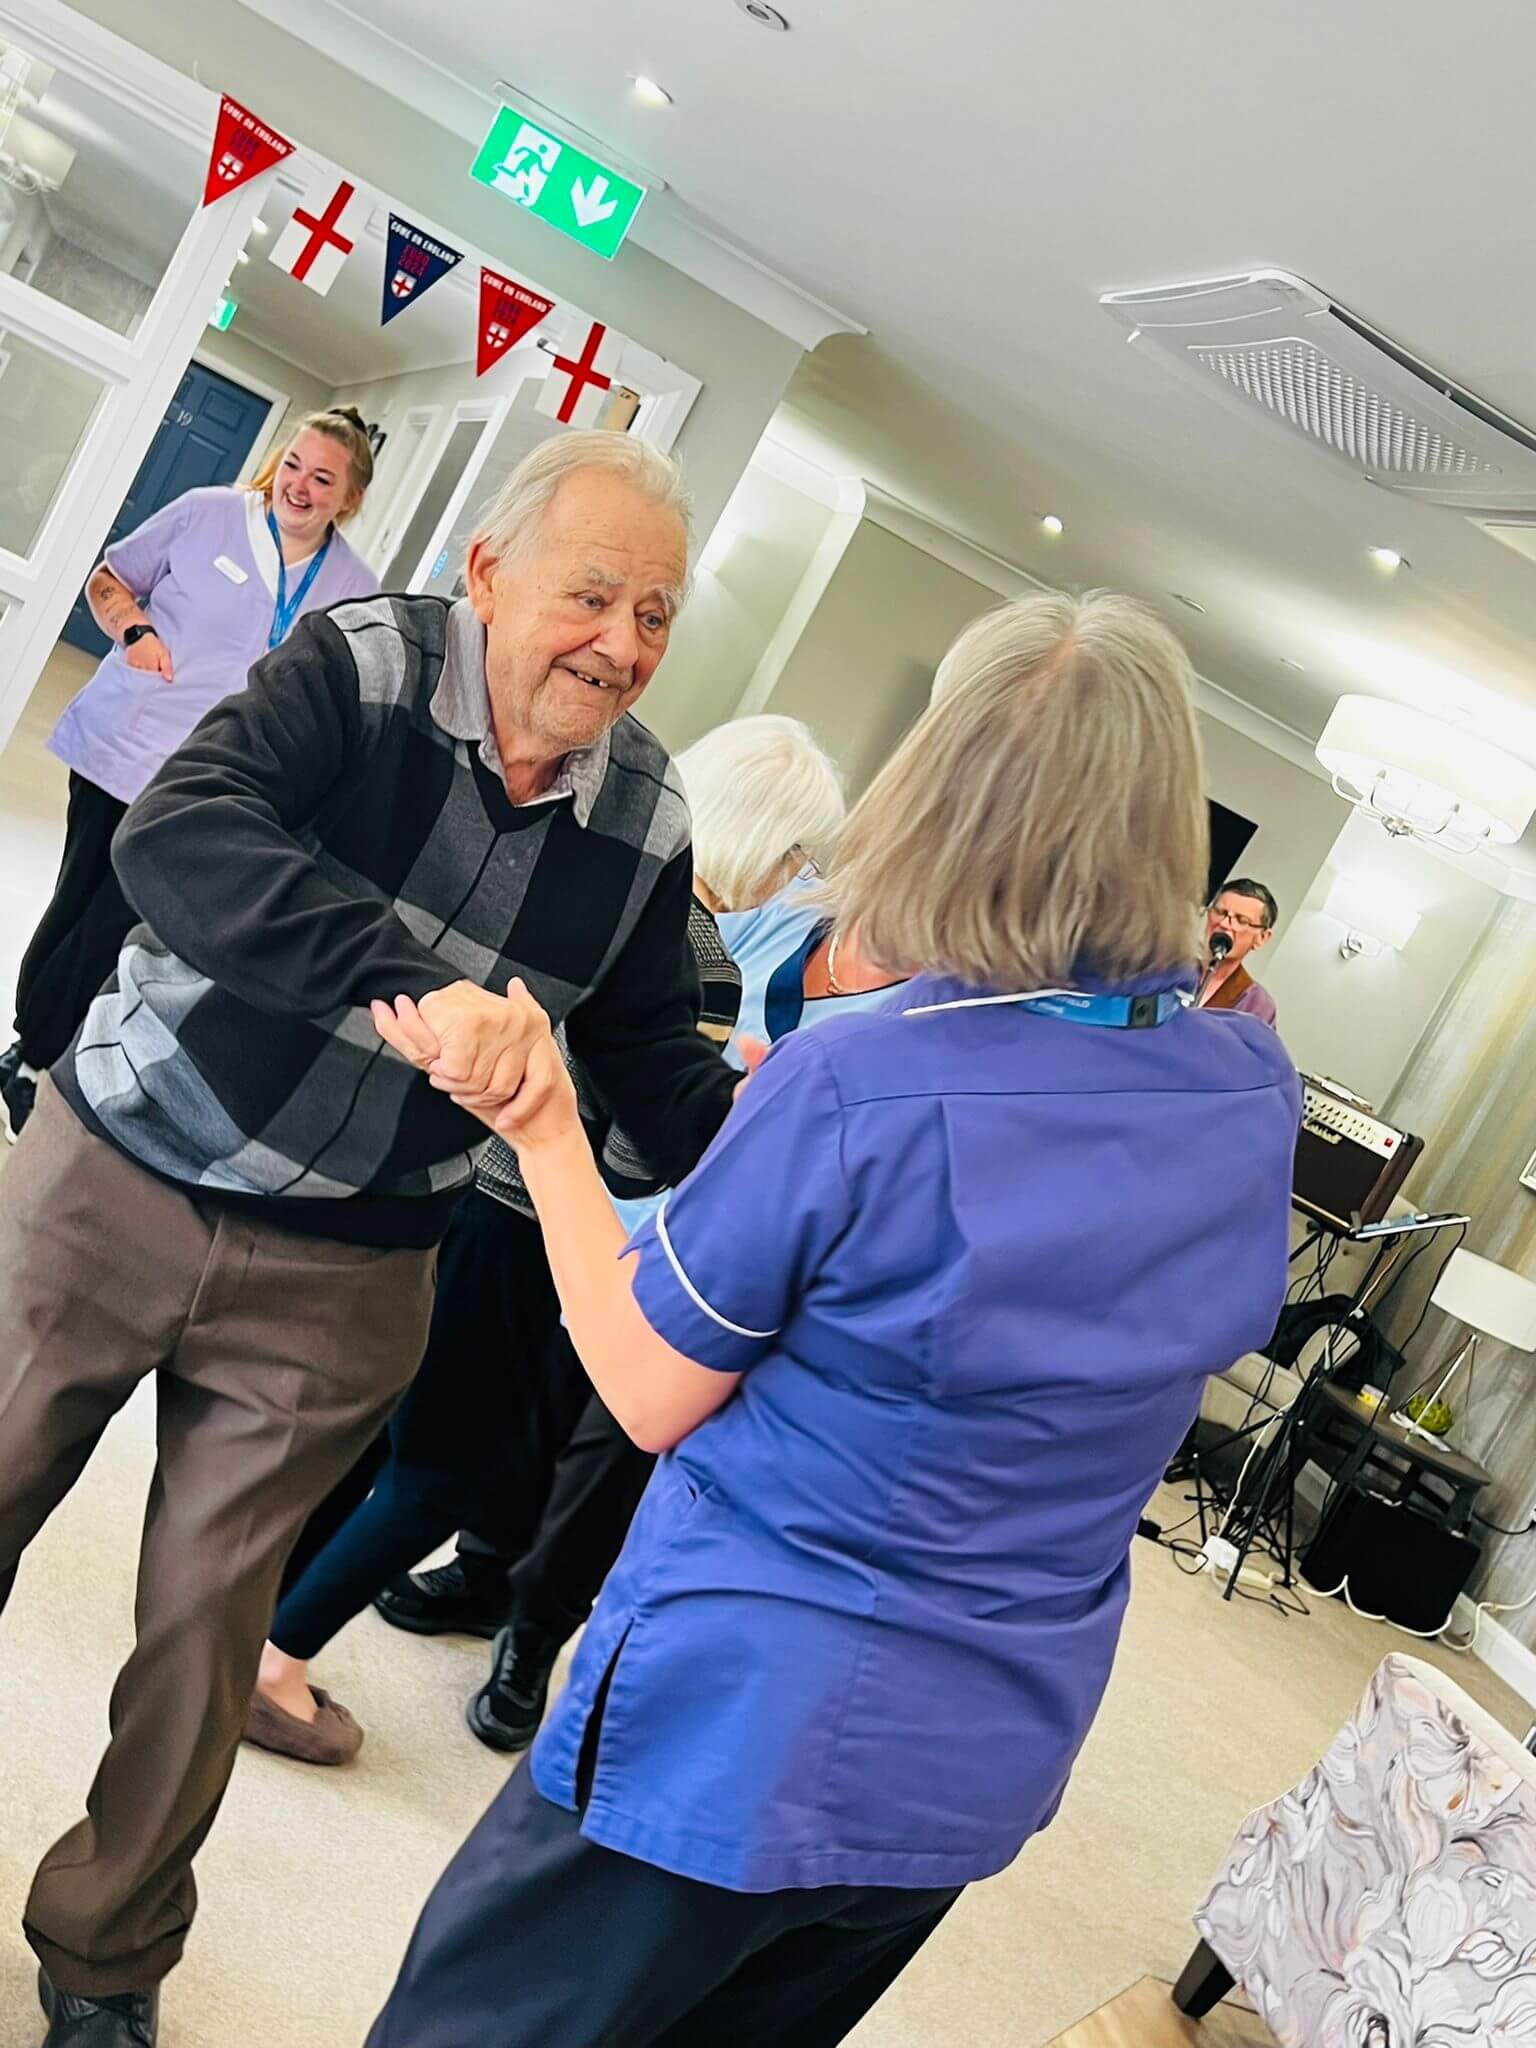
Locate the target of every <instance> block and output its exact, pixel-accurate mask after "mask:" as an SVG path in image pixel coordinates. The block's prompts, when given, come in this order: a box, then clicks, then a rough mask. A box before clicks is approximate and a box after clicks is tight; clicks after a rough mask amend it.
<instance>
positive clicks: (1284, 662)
mask: <svg viewBox="0 0 1536 2048" xmlns="http://www.w3.org/2000/svg"><path fill="white" fill-rule="evenodd" d="M1280 666H1281V667H1282V668H1293V669H1295V671H1296V673H1297V675H1299V676H1304V675H1305V674H1306V670H1305V669H1304V668H1303V667H1302V665H1301V663H1300V662H1299V661H1292V660H1291V658H1290V656H1289V655H1288V654H1282V655H1281V657H1280Z"/></svg>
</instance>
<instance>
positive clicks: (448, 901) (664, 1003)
mask: <svg viewBox="0 0 1536 2048" xmlns="http://www.w3.org/2000/svg"><path fill="white" fill-rule="evenodd" d="M687 550H688V538H687V523H686V507H685V501H684V498H683V494H682V489H681V482H680V479H679V477H678V474H677V472H676V470H675V469H674V467H673V466H672V464H671V463H670V462H668V461H667V460H666V459H665V458H664V457H662V456H659V455H658V454H656V453H655V452H654V451H653V450H651V449H648V448H646V447H645V446H644V445H642V444H640V443H635V442H630V441H628V440H626V439H624V438H622V437H620V436H617V435H610V434H591V435H569V436H564V437H561V438H560V439H558V440H556V441H552V442H549V443H546V444H545V445H543V446H542V447H540V448H539V449H537V450H535V451H534V453H533V454H532V455H530V456H529V457H528V458H527V460H526V461H525V462H524V463H523V464H522V465H521V466H520V468H519V469H518V470H517V471H516V472H515V473H514V474H513V475H512V477H511V478H509V480H508V482H507V484H506V486H505V488H504V490H503V492H502V494H501V495H500V497H499V498H498V500H497V501H496V503H495V504H494V506H493V507H492V508H491V510H490V512H489V514H488V517H487V519H486V522H485V525H484V528H483V530H482V531H481V533H480V535H479V537H478V538H477V539H476V540H475V541H474V542H473V544H472V546H471V548H470V551H469V561H468V591H469V595H468V597H467V599H465V600H463V601H461V602H460V603H458V604H456V605H453V606H449V605H447V604H444V603H442V602H441V601H439V600H437V599H432V598H412V597H382V598H377V599H372V600H368V601H365V602H360V603H352V604H344V605H341V606H338V607H337V608H336V609H334V610H333V611H331V612H328V613H325V614H321V615H317V616H315V617H312V618H309V619H306V620H304V621H303V622H302V623H301V625H300V627H299V628H298V630H297V631H296V633H295V634H294V635H293V637H292V639H291V640H289V641H288V642H287V643H285V644H284V645H283V646H281V647H280V648H278V649H277V650H276V651H275V652H273V653H272V654H270V655H268V656H267V657H266V658H265V659H264V660H263V661H261V662H259V663H258V664H257V666H256V668H255V670H254V671H253V672H252V678H251V686H250V688H249V690H247V691H246V692H244V693H242V694H241V695H239V696H237V697H232V698H230V699H229V700H227V701H226V702H225V703H224V704H222V705H220V706H219V707H218V708H217V709H216V710H215V711H213V712H212V713H210V714H209V716H208V717H207V718H206V719H205V720H204V722H203V724H202V725H201V726H200V727H199V728H198V730H197V731H196V732H195V733H194V734H193V736H192V738H191V740H190V741H189V742H188V743H187V744H186V746H185V747H183V748H182V750H181V751H180V752H179V753H178V754H176V755H173V756H172V758H171V760H170V761H169V762H168V763H167V765H166V767H165V768H164V769H163V770H162V772H161V773H160V775H159V776H158V777H157V779H156V780H155V782H154V783H152V784H151V786H150V788H149V789H148V790H147V791H146V793H145V794H144V796H143V797H142V798H141V799H140V800H139V802H138V803H137V804H136V805H135V806H134V807H133V809H132V810H131V811H130V812H129V815H128V817H127V819H126V821H125V822H124V824H123V826H122V828H121V830H120V832H119V835H118V838H117V842H116V848H115V857H116V862H117V868H118V873H119V875H120V877H121V880H122V883H123V886H124V889H125V891H126V893H127V895H128V898H129V900H130V902H131V903H132V904H133V906H134V908H135V909H136V910H137V911H138V912H139V914H140V916H141V917H142V919H143V923H142V924H140V925H139V926H138V927H137V928H136V929H135V931H134V932H133V933H132V934H131V935H130V937H129V939H128V941H127V944H126V945H125V947H124V949H123V953H122V955H121V958H120V960H119V963H118V969H117V973H116V975H115V977H114V978H113V980H112V981H110V982H109V983H108V985H107V987H106V988H105V989H104V990H103V992H102V993H101V995H100V996H98V997H97V999H96V1001H95V1003H94V1005H93V1007H92V1009H91V1011H90V1014H89V1016H88V1017H87V1019H86V1022H85V1024H84V1026H83V1028H82V1030H81V1032H80V1034H79V1036H78V1038H77V1040H76V1042H75V1044H74V1045H73V1046H72V1048H71V1049H70V1051H69V1052H68V1054H67V1055H66V1056H65V1058H64V1059H63V1060H62V1061H61V1062H60V1064H59V1065H58V1066H57V1067H56V1068H55V1069H54V1071H53V1075H52V1080H51V1082H50V1083H49V1084H47V1085H45V1086H44V1087H43V1089H42V1090H41V1092H40V1094H39V1098H38V1105H37V1110H36V1113H35V1115H34V1116H33V1118H32V1120H31V1122H30V1124H29V1126H28V1128H27V1131H26V1133H25V1136H24V1138H23V1140H22V1142H21V1144H20V1145H19V1146H18V1148H17V1151H16V1153H15V1155H14V1159H13V1162H12V1164H11V1166H10V1168H9V1170H8V1172H7V1173H6V1176H5V1181H4V1187H3V1192H0V1445H3V1457H0V1573H3V1574H4V1580H3V1584H4V1586H5V1588H6V1589H7V1590H8V1587H9V1582H10V1579H11V1577H12V1576H13V1574H14V1570H15V1566H16V1562H17V1560H18V1559H19V1558H20V1556H21V1554H22V1552H23V1551H24V1550H25V1548H26V1546H27V1544H28V1543H29V1542H30V1541H31V1539H32V1537H33V1536H34V1535H35V1534H36V1533H37V1531H38V1529H39V1528H40V1527H41V1526H42V1524H43V1522H44V1521H45V1520H46V1519H47V1517H48V1515H49V1513H50V1512H51V1511H52V1509H53V1508H54V1507H55V1506H56V1505H57V1504H58V1502H59V1501H60V1500H61V1499H62V1498H63V1497H64V1495H65V1494H66V1493H67V1492H68V1491H69V1489H70V1487H71V1486H72V1485H73V1483H74V1481H75V1479H76V1478H77V1477H78V1476H79V1474H80V1471H81V1470H82V1468H83V1467H84V1465H85V1462H86V1460H87V1458H88V1457H89V1456H90V1454H91V1450H92V1448H93V1447H94V1445H95V1443H96V1440H97V1438H98V1437H99V1435H100V1433H101V1431H102V1429H103V1428H104V1426H105V1424H106V1423H107V1421H108V1420H109V1418H110V1417H111V1416H112V1415H113V1414H114V1413H115V1411H116V1410H117V1409H118V1408H120V1407H121V1406H122V1404H123V1402H124V1401H125V1400H126V1399H127V1397H128V1395H129V1394H130V1392H131V1391H132V1389H133V1388H134V1386H135V1385H136V1384H137V1383H138V1382H139V1381H140V1380H141V1379H143V1378H144V1377H145V1376H146V1375H147V1374H149V1373H151V1372H153V1373H155V1374H156V1375H157V1378H158V1395H159V1461H158V1466H157V1470H156V1474H155V1480H154V1484H153V1487H152V1489H151V1493H150V1501H149V1512H148V1517H147V1520H146V1523H145V1528H144V1537H143V1547H142V1552H141V1557H140V1568H139V1588H138V1604H137V1623H138V1640H137V1645H136V1648H135V1650H134V1652H133V1654H132V1656H131V1657H130V1658H129V1660H128V1662H127V1664H126V1665H125V1666H124V1668H123V1670H122V1672H121V1674H120V1676H119V1678H118V1682H117V1686H116V1689H115V1691H114V1694H113V1698H112V1714H111V1723H112V1737H111V1741H110V1743H109V1745H108V1748H107V1751H106V1754H105V1756H104V1757H103V1759H102V1762H101V1766H100V1769H99V1771H98V1773H97V1777H96V1781H95V1784H94V1785H93V1787H92V1789H91V1793H90V1797H89V1800H88V1802H87V1815H86V1818H85V1819H84V1820H82V1821H81V1822H80V1823H79V1825H78V1826H76V1827H74V1828H72V1829H71V1830H70V1832H69V1833H68V1834H67V1835H65V1837H64V1838H63V1840H62V1841H60V1842H59V1843H58V1844H56V1846H55V1847H54V1848H53V1849H52V1850H51V1851H50V1852H49V1854H48V1856H47V1857H46V1858H45V1860H44V1862H43V1865H42V1867H41V1869H40V1870H39V1872H38V1875H37V1879H36V1882H35V1884H34V1886H33V1890H32V1895H31V1898H30V1900H29V1902H28V1905H27V1910H26V1929H27V1935H28V1938H29V1940H30V1941H31V1943H32V1946H33V1948H34V1949H35V1950H36V1951H37V1953H38V1955H39V1957H40V1958H41V1960H42V1964H43V1975H42V1986H41V1988H42V1994H43V2003H44V2006H45V2009H46V2010H47V2011H48V2013H49V2016H50V2020H51V2025H50V2029H49V2032H48V2036H47V2042H46V2044H45V2048H152V2044H153V2043H154V2041H155V2038H156V2028H157V2017H158V2015H157V2005H158V1998H157V1986H158V1983H159V1981H160V1979H161V1978H163V1977H164V1976H165V1974H166V1973H167V1972H168V1971H169V1970H170V1969H171V1968H172V1967H173V1965H174V1964H175V1963H176V1961H177V1960H178V1958H179V1956H180V1954H181V1950H182V1946H183V1944H184V1942H185V1940H186V1936H187V1931H188V1928H189V1926H190V1924H191V1920H192V1916H193V1910H194V1905H195V1898H196V1893H195V1887H194V1884H193V1879H192V1869H191V1866H192V1859H193V1857H194V1855H195V1854H196V1851H197V1849H198V1847H199V1846H200V1844H201V1842H202V1840H203V1838H204V1836H205V1835H206V1834H207V1832H208V1829H209V1827H210V1826H211V1825H212V1822H213V1819H214V1816H215V1814H216V1813H217V1811H218V1807H219V1802H220V1800H221V1799H222V1797H223V1794H224V1790H225V1786H226V1784H227V1782H228V1779H229V1774H230V1770H231V1767H232V1765H233V1762H234V1757H235V1753H236V1748H237V1745H238V1743H239V1739H240V1732H241V1727H242V1724H243V1722H244V1718H245V1712H246V1706H247V1703H248V1701H249V1699H250V1695H251V1688H252V1684H253V1681H254V1679H255V1675H256V1666H257V1659H258V1655H259V1652H260V1647H261V1641H262V1636H263V1633H264V1631H265V1628H266V1625H267V1622H268V1620H269V1619H270V1616H271V1612H272V1606H273V1601H274V1597H275V1594H276V1590H277V1585H278V1579H279V1576H280V1574H281V1571H282V1567H283V1561H284V1558H285V1556H286V1554H287V1551H288V1548H289V1546H290V1545H291V1543H292V1542H293V1539H294V1537H295V1535H296V1534H297V1532H298V1530H299V1528H300V1527H301V1525H302V1523H303V1521H304V1519H305V1517H306V1515H307V1514H308V1513H309V1512H310V1510H311V1509H312V1508H313V1507H314V1505H315V1503H316V1502H317V1501H318V1500H319V1499H320V1498H321V1497H322V1495H323V1494H325V1492H326V1491H327V1489H328V1488H329V1487H330V1486H331V1485H332V1484H333V1483H334V1482H335V1481H336V1479H337V1478H338V1477H339V1476H340V1474H341V1473H342V1472H343V1471H344V1470H345V1469H346V1468H347V1467H348V1465H349V1464H350V1463H351V1461H352V1460H353V1459H354V1458H355V1457H356V1456H357V1455H358V1453H359V1451H360V1450H361V1449H362V1447H363V1446H364V1445H365V1444H366V1443H367V1442H368V1441H369V1440H370V1439H371V1437H372V1436H373V1434H374V1433H375V1432H376V1430H377V1429H378V1428H379V1426H380V1423H381V1421H382V1419H383V1417H384V1416H385V1415H386V1414H387V1412H388V1411H389V1409H390V1407H391V1406H392V1404H393V1403H394V1401H395V1400H396V1399H397V1397H398V1396H399V1394H400V1392H401V1389H402V1388H403V1386H404V1385H405V1383H406V1381H407V1380H408V1378H409V1376H410V1374H411V1373H412V1371H413V1370H414V1369H415V1366H416V1363H417V1360H418V1359H419V1358H420V1356H421V1351H422V1341H423V1337H424V1335H425V1331H426V1324H427V1316H428V1311H429V1307H430V1297H431V1287H432V1264H433V1247H434V1246H435V1245H436V1243H437V1241H438V1239H439V1238H440V1237H441V1235H442V1233H443V1230H444V1228H445V1227H446V1224H447V1221H448V1218H449V1215H450V1213H451V1211H452V1209H453V1206H454V1203H455V1201H456V1200H457V1198H458V1196H459V1194H460V1193H461V1192H462V1191H463V1190H464V1189H465V1188H466V1187H467V1186H468V1185H469V1182H470V1179H471V1175H472V1172H473V1159H474V1153H475V1150H476V1147H477V1144H478V1142H479V1140H480V1139H481V1138H483V1137H484V1136H485V1133H484V1130H483V1128H482V1127H481V1126H478V1125H477V1124H475V1123H474V1122H473V1121H472V1120H471V1118H470V1117H469V1116H467V1115H466V1114H465V1112H464V1111H463V1110H461V1109H459V1108H457V1107H455V1105H454V1104H453V1103H452V1102H450V1101H449V1100H448V1099H447V1098H446V1097H445V1096H444V1095H442V1094H441V1093H439V1092H437V1091H436V1090H434V1089H433V1088H432V1086H431V1085H430V1083H429V1081H428V1080H427V1079H426V1077H425V1076H423V1075H420V1074H418V1073H416V1072H415V1071H414V1070H413V1069H412V1068H411V1066H410V1065H409V1064H408V1063H407V1062H405V1061H404V1060H402V1059H400V1058H399V1057H398V1056H397V1055H395V1054H394V1053H392V1052H390V1051H389V1050H388V1049H387V1048H386V1047H385V1046H384V1045H382V1044H381V1042H380V1040H379V1038H378V1036H377V1034H376V1032H375V1031H374V1029H373V1026H372V1024H371V1022H370V1021H369V1012H368V1005H369V1003H370V1002H371V1001H372V1000H373V999H375V998H378V997H387V998H390V999H393V998H394V997H396V996H398V995H399V994H400V993H401V992H402V991H405V992H408V993H409V994H411V995H412V996H413V997H414V999H415V1000H416V1001H417V1002H418V1003H419V1004H420V1006H421V1010H422V1014H423V1015H424V1016H426V1017H429V1018H430V1019H431V1024H432V1029H433V1030H434V1031H435V1032H436V1033H438V1034H439V1036H440V1037H441V1039H442V1041H443V1043H444V1044H451V1045H453V1046H454V1047H455V1048H456V1051H457V1053H458V1056H459V1057H460V1058H461V1059H462V1060H463V1061H464V1062H465V1063H466V1064H467V1065H468V1066H470V1067H473V1068H474V1070H475V1071H476V1072H477V1073H478V1074H480V1075H481V1076H482V1077H483V1079H484V1082H485V1084H486V1086H487V1087H491V1086H493V1085H494V1084H495V1081H496V1077H497V1074H498V1071H499V1069H500V1067H501V1065H502V1064H503V1063H504V1062H506V1061H507V1060H509V1059H510V1060H512V1061H514V1062H516V1063H520V1060H521V1050H520V1049H518V1048H515V1047H512V1046H509V1044H508V1039H507V1024H506V1019H507V1016H508V1006H507V1004H506V1003H505V1002H504V1001H503V1000H501V996H502V992H503V991H504V990H505V989H506V987H507V984H508V982H509V980H510V979H511V978H512V977H514V976H517V977H520V978H521V979H522V980H523V981H525V982H526V983H527V985H528V987H529V988H530V989H531V990H533V991H534V992H535V993H536V995H537V997H538V1000H539V1001H540V1003H541V1004H543V1005H544V1006H545V1007H546V1008H547V1009H548V1010H549V1012H550V1014H551V1015H552V1016H554V1017H555V1018H556V1019H557V1020H563V1021H565V1022H566V1024H567V1027H568V1031H569V1035H570V1040H571V1044H572V1046H573V1048H574V1049H575V1050H576V1051H577V1052H578V1053H579V1055H580V1057H581V1059H582V1060H583V1062H584V1064H585V1066H586V1069H587V1071H588V1072H589V1073H590V1074H591V1076H592V1077H593V1079H594V1080H595V1082H596V1083H597V1086H598V1088H599V1090H600V1092H601V1094H602V1097H603V1099H604V1101H605V1103H606V1104H607V1105H608V1106H609V1108H610V1109H611V1111H612V1113H613V1114H614V1115H615V1116H616V1117H618V1118H620V1119H622V1121H623V1123H624V1125H625V1127H626V1129H627V1130H628V1131H629V1132H630V1133H632V1134H633V1136H634V1138H635V1139H636V1141H637V1142H638V1143H639V1144H640V1145H641V1146H642V1147H643V1148H644V1149H645V1152H646V1154H647V1157H648V1158H649V1160H650V1161H651V1163H652V1164H653V1165H654V1167H655V1168H656V1170H657V1172H658V1173H659V1174H661V1175H664V1176H665V1177H666V1178H667V1179H670V1180H675V1179H680V1178H681V1177H682V1175H683V1174H684V1173H686V1172H687V1171H688V1169H689V1168H690V1167H691V1166H692V1165H693V1163H694V1161H695V1160H696V1159H697V1158H698V1156H699V1154H700V1153H701V1152H702V1150H703V1149H704V1147H705V1145H706V1144H707V1143H708V1141H709V1139H710V1137H711V1136H712V1134H713V1133H714V1131H715V1129H716V1128H717V1126H718V1125H719V1123H720V1122H721V1120H722V1118H723V1116H724V1114H725V1111H726V1109H727V1108H728V1106H729V1103H730V1099H731V1090H732V1085H733V1082H734V1080H735V1078H736V1077H735V1076H734V1075H733V1074H732V1073H731V1071H730V1070H729V1069H728V1068H727V1067H725V1066H724V1064H723V1063H722V1062H721V1060H720V1059H719V1057H718V1056H717V1054H716V1053H715V1052H714V1051H712V1050H711V1049H710V1047H709V1046H707V1045H706V1044H705V1043H704V1041H703V1040H702V1039H701V1038H700V1036H699V1034H698V1032H697V1030H696V1028H695V1025H696V1019H697V1011H698V986H697V981H696V978H695V976H694V973H693V970H692V968H691V966H690V964H689V955H688V951H687V946H686V942H685V931H686V925H687V915H688V903H689V898H690V880H691V870H690V855H689V843H688V814H687V807H686V805H685V803H684V801H683V798H682V795H681V791H680V788H679V785H678V783H677V781H676V778H675V775H674V773H673V771H672V767H671V764H670V762H669V761H668V759H667V756H666V754H665V752H664V751H663V749H662V748H661V747H660V745H659V744H658V743H657V742H656V741H655V740H654V739H653V738H652V737H651V735H650V734H649V733H648V732H647V731H646V730H645V729H644V728H643V727H642V726H640V725H638V724H637V723H636V722H635V721H634V720H633V719H631V718H630V717H629V716H628V715H627V714H628V713H629V712H630V711H631V710H632V708H633V706H634V705H635V703H636V701H637V699H638V698H639V696H640V693H641V692H642V691H643V690H644V688H645V686H646V684H647V683H648V682H649V680H650V678H651V676H652V674H653V673H654V671H655V669H656V666H657V664H658V662H659V661H660V660H661V658H662V655H663V653H664V652H665V650H666V645H667V637H668V633H669V630H670V628H671V624H672V620H673V617H674V615H675V613H676V611H677V608H678V605H679V604H680V602H681V600H682V595H683V591H684V588H685V585H686V580H687ZM487 991H493V992H494V995H492V994H488V993H487Z"/></svg>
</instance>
